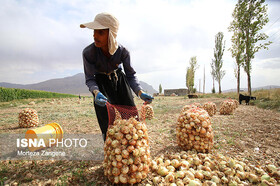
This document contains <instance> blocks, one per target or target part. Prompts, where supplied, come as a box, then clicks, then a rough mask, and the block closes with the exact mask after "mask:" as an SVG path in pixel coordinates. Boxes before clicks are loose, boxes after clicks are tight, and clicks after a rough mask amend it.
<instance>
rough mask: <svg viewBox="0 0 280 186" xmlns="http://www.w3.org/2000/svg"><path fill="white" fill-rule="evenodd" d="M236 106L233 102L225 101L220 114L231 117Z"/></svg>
mask: <svg viewBox="0 0 280 186" xmlns="http://www.w3.org/2000/svg"><path fill="white" fill-rule="evenodd" d="M235 108H236V105H235V103H234V102H233V101H232V100H225V101H223V102H222V103H221V107H220V114H222V115H230V114H233V111H234V110H235Z"/></svg>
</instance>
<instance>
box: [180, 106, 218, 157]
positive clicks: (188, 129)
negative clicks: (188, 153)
mask: <svg viewBox="0 0 280 186" xmlns="http://www.w3.org/2000/svg"><path fill="white" fill-rule="evenodd" d="M176 136H177V143H178V145H179V146H180V147H182V148H183V149H184V150H191V149H195V150H196V151H198V152H209V151H210V150H211V148H212V147H213V138H214V135H213V130H212V127H211V121H210V117H209V115H208V113H207V112H206V111H205V110H204V109H200V108H198V107H196V108H191V109H189V110H187V111H185V112H183V113H181V114H180V116H179V117H178V120H177V127H176Z"/></svg>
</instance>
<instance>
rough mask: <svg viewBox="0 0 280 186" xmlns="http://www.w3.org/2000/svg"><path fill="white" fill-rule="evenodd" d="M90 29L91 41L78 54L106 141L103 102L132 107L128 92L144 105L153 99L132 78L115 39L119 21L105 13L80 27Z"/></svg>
mask: <svg viewBox="0 0 280 186" xmlns="http://www.w3.org/2000/svg"><path fill="white" fill-rule="evenodd" d="M80 27H81V28H89V29H92V30H93V39H94V42H93V43H91V44H90V45H89V46H87V47H86V48H85V49H84V50H83V53H82V56H83V63H84V73H85V80H86V85H87V86H88V88H89V91H90V92H91V93H92V94H93V96H94V108H95V112H96V115H97V120H98V123H99V126H100V129H101V132H102V136H103V139H104V141H105V139H106V133H107V128H108V112H107V108H106V103H107V102H109V103H110V104H115V105H127V106H135V103H134V100H133V95H132V92H131V89H132V90H133V91H134V93H135V94H136V95H138V96H139V97H140V98H141V99H142V100H144V101H145V102H147V103H151V102H152V100H153V99H154V98H153V97H152V96H151V95H149V94H147V93H145V92H144V91H143V90H142V87H141V86H140V84H139V81H138V79H137V77H136V72H135V70H134V69H133V67H132V65H131V61H130V53H129V51H128V50H127V49H126V48H125V47H124V46H122V45H121V44H119V43H118V42H117V40H116V37H117V32H118V29H119V21H118V20H117V19H116V18H115V17H114V16H113V15H111V14H109V13H100V14H97V15H96V16H95V18H94V21H92V22H89V23H84V24H81V25H80Z"/></svg>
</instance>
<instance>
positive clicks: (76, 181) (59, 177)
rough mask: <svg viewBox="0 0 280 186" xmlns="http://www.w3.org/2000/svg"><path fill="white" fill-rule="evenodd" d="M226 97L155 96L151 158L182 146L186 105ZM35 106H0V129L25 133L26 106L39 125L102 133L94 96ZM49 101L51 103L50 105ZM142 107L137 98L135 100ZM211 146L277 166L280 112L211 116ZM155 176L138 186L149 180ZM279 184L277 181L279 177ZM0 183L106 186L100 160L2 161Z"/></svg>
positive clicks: (248, 110)
mask: <svg viewBox="0 0 280 186" xmlns="http://www.w3.org/2000/svg"><path fill="white" fill-rule="evenodd" d="M223 100H224V99H219V98H209V99H205V98H204V99H186V98H183V97H156V98H155V100H154V102H153V103H152V107H153V109H154V112H155V118H154V119H152V120H147V122H146V124H147V127H148V133H149V139H150V143H149V145H150V150H151V156H152V158H155V157H158V156H160V155H163V154H165V155H166V154H174V153H176V152H181V151H182V150H181V149H180V148H179V147H178V145H177V143H176V121H177V118H178V116H179V113H180V110H181V109H182V107H183V106H184V105H187V104H191V103H193V102H198V103H201V104H203V103H205V102H208V101H212V102H214V103H216V104H217V106H218V109H219V104H220V103H221V101H223ZM30 101H35V102H36V104H35V105H28V104H20V103H17V105H16V106H11V107H7V108H0V133H1V134H3V133H25V132H26V130H27V129H22V128H19V127H18V113H19V112H20V111H21V110H22V109H24V108H26V107H29V108H34V109H36V110H37V111H38V115H39V120H40V126H43V125H45V124H47V123H51V122H57V123H59V124H60V125H61V126H62V127H63V130H64V133H79V134H100V129H99V126H98V123H97V119H96V116H95V112H94V109H93V106H92V98H85V100H83V99H82V100H81V101H80V102H79V101H78V99H74V98H72V99H70V98H65V99H57V100H54V101H53V100H48V99H38V100H30ZM51 102H54V104H52V103H51ZM136 104H137V105H138V107H139V108H140V106H141V104H142V103H141V101H140V100H139V99H137V100H136ZM211 122H212V127H213V131H214V147H213V150H212V152H211V154H214V155H215V154H217V153H220V154H223V155H226V156H229V157H232V158H234V159H238V160H242V161H243V162H245V163H250V164H253V165H255V166H258V167H263V166H265V165H268V164H274V165H275V166H276V167H278V169H279V167H280V113H279V112H276V111H270V110H263V109H259V108H257V107H255V106H250V105H249V106H248V105H240V106H239V107H238V108H237V109H236V110H235V112H234V114H233V115H220V114H219V113H217V114H216V115H214V116H213V117H212V120H211ZM152 177H153V174H152V173H150V174H149V176H148V178H146V179H145V180H143V182H142V183H141V184H139V185H145V184H147V183H149V184H152ZM278 183H279V180H278ZM0 184H3V185H5V184H11V185H17V184H21V185H34V184H36V185H37V184H41V185H68V184H72V185H80V184H88V185H110V182H109V181H108V180H107V178H106V177H105V176H104V173H103V168H102V161H53V160H45V161H21V160H12V161H9V160H5V161H1V165H0Z"/></svg>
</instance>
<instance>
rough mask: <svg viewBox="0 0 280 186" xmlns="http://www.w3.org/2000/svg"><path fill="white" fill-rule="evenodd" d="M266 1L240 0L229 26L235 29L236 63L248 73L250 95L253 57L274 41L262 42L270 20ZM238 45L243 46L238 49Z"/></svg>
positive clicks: (233, 51)
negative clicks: (265, 27) (265, 28)
mask: <svg viewBox="0 0 280 186" xmlns="http://www.w3.org/2000/svg"><path fill="white" fill-rule="evenodd" d="M264 3H265V0H238V3H237V4H236V5H235V9H234V12H233V14H232V17H233V21H232V22H231V24H230V27H229V30H230V31H233V38H232V42H233V46H232V48H231V49H232V55H233V56H234V57H235V58H236V63H237V64H241V65H242V66H243V68H244V71H245V72H246V74H247V83H248V92H249V94H250V95H251V71H252V59H254V57H255V54H256V53H257V52H258V51H259V50H260V49H268V47H267V46H268V45H270V44H271V43H272V42H270V41H268V42H261V41H265V40H266V39H267V38H268V36H267V35H266V34H265V33H261V32H260V31H261V30H262V28H263V27H264V26H265V25H266V24H267V23H268V21H269V19H268V15H267V5H265V4H264ZM257 43H258V44H257ZM243 45H244V46H243ZM238 46H241V48H240V49H236V47H238ZM243 47H244V49H243ZM243 50H244V51H243ZM237 68H238V66H237ZM238 81H240V80H238Z"/></svg>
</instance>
